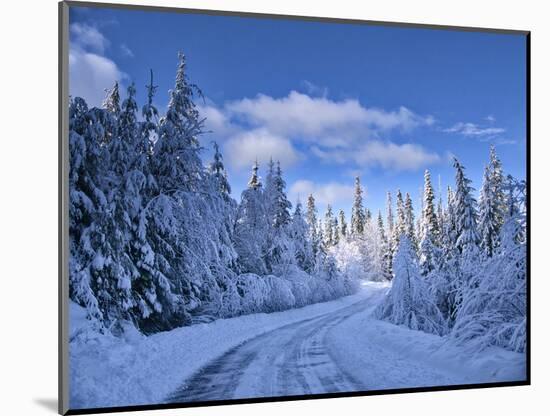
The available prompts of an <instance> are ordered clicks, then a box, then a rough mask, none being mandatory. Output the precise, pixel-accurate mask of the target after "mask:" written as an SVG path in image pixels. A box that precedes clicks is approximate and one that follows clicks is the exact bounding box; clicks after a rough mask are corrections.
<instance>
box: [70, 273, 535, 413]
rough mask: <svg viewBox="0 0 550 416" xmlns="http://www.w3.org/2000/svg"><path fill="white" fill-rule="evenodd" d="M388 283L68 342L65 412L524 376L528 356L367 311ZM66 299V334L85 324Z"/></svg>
mask: <svg viewBox="0 0 550 416" xmlns="http://www.w3.org/2000/svg"><path fill="white" fill-rule="evenodd" d="M387 290H388V286H387V284H380V283H367V284H364V285H363V286H362V289H361V291H360V292H359V293H358V294H356V295H353V296H348V297H345V298H342V299H339V300H335V301H332V302H326V303H322V304H316V305H310V306H307V307H304V308H301V309H295V310H290V311H285V312H279V313H273V314H255V315H248V316H242V317H238V318H232V319H225V320H218V321H215V322H212V323H209V324H201V325H195V326H192V327H185V328H179V329H175V330H173V331H170V332H165V333H160V334H156V335H153V336H150V337H142V336H140V335H139V334H134V335H133V336H128V337H127V339H126V340H119V339H113V338H105V337H100V338H97V339H92V340H90V341H89V342H86V343H82V342H73V343H71V346H70V355H71V361H70V364H71V371H70V374H71V384H70V386H71V408H83V407H105V406H125V405H126V406H127V405H139V404H153V403H163V402H168V401H176V402H184V401H196V400H200V401H204V400H220V399H232V398H250V397H260V396H262V397H265V396H281V395H285V396H288V395H302V394H312V393H313V394H314V393H329V392H340V391H363V390H373V389H376V390H379V389H387V388H399V387H420V386H435V385H452V384H464V383H482V382H494V381H509V380H523V379H524V378H525V356H524V355H523V354H517V353H512V352H508V351H504V350H501V349H498V348H494V349H491V350H489V351H485V352H484V353H482V354H478V355H474V356H473V355H472V354H470V353H467V352H465V351H462V350H460V349H458V348H456V347H454V346H452V345H449V344H448V343H445V342H444V340H443V339H442V338H440V337H438V336H434V335H429V334H426V333H423V332H418V331H412V330H409V329H407V328H403V327H398V326H395V325H392V324H389V323H386V322H382V321H378V320H376V319H374V318H372V317H371V313H372V310H373V309H374V308H375V307H376V305H377V304H378V303H379V302H380V301H381V299H382V298H383V296H384V294H385V293H386V292H387ZM82 315H83V314H82V310H81V309H80V308H79V307H77V306H75V305H73V308H72V310H71V322H72V324H73V327H72V333H73V334H74V333H76V331H78V328H79V327H80V328H81V327H82V325H84V324H83V320H82Z"/></svg>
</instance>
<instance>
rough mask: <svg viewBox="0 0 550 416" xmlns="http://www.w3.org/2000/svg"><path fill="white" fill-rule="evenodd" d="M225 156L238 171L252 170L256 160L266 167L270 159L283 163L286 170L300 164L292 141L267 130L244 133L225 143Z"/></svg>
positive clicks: (299, 156)
mask: <svg viewBox="0 0 550 416" xmlns="http://www.w3.org/2000/svg"><path fill="white" fill-rule="evenodd" d="M224 154H225V158H226V160H227V161H228V162H229V164H230V165H231V166H232V167H234V168H236V169H244V168H250V166H252V163H253V162H254V161H255V160H258V162H259V163H260V165H264V166H265V165H266V164H267V162H268V161H269V159H270V158H273V160H278V161H280V162H281V166H283V167H284V168H286V167H288V166H291V165H293V164H295V163H296V162H298V161H299V160H300V158H301V155H300V153H299V152H298V151H297V150H296V149H295V148H294V147H293V145H292V143H291V142H290V140H288V139H286V138H284V137H281V136H277V135H273V134H271V133H270V132H269V131H267V130H265V129H257V130H252V131H244V132H241V133H239V134H236V135H234V136H232V137H231V138H230V139H229V140H227V141H226V142H225V145H224Z"/></svg>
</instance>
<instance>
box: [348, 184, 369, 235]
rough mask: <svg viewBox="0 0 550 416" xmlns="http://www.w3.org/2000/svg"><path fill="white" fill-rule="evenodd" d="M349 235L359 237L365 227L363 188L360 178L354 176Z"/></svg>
mask: <svg viewBox="0 0 550 416" xmlns="http://www.w3.org/2000/svg"><path fill="white" fill-rule="evenodd" d="M350 226H351V235H352V236H354V237H359V236H361V235H362V234H363V230H364V227H365V212H364V210H363V188H362V187H361V180H360V179H359V177H358V176H357V177H356V178H355V192H354V197H353V207H352V208H351V225H350Z"/></svg>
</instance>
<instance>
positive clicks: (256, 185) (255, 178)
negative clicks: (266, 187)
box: [248, 159, 262, 190]
mask: <svg viewBox="0 0 550 416" xmlns="http://www.w3.org/2000/svg"><path fill="white" fill-rule="evenodd" d="M258 169H259V165H258V160H257V159H256V161H255V162H254V165H253V166H252V176H250V179H249V180H248V187H249V188H251V189H254V190H258V189H260V188H261V187H262V183H261V180H260V176H259V175H258Z"/></svg>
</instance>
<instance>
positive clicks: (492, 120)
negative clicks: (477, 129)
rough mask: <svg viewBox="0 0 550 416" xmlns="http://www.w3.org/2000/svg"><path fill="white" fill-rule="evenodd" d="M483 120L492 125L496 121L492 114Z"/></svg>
mask: <svg viewBox="0 0 550 416" xmlns="http://www.w3.org/2000/svg"><path fill="white" fill-rule="evenodd" d="M485 120H487V121H488V122H489V123H494V122H495V121H497V119H496V118H495V116H493V115H492V114H489V115H488V116H487V117H485Z"/></svg>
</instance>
